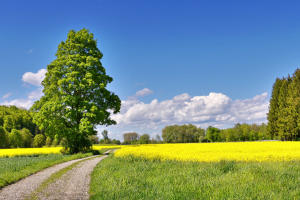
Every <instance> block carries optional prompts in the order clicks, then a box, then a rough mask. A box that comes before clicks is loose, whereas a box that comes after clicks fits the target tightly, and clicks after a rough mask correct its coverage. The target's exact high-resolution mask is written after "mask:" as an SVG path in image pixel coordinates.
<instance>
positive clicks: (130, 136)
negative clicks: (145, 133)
mask: <svg viewBox="0 0 300 200" xmlns="http://www.w3.org/2000/svg"><path fill="white" fill-rule="evenodd" d="M123 137H124V143H125V144H133V143H136V142H137V140H138V139H139V135H138V134H137V133H135V132H132V133H124V134H123Z"/></svg>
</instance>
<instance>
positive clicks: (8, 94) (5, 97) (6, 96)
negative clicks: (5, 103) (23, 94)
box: [2, 92, 12, 99]
mask: <svg viewBox="0 0 300 200" xmlns="http://www.w3.org/2000/svg"><path fill="white" fill-rule="evenodd" d="M11 95H12V93H10V92H9V93H7V94H5V95H3V97H2V99H7V98H9V97H10V96H11Z"/></svg>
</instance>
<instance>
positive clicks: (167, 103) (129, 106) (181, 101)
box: [109, 92, 269, 139]
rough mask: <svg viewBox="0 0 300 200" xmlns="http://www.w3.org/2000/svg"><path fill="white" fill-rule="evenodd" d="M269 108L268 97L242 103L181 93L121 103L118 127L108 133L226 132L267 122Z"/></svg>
mask: <svg viewBox="0 0 300 200" xmlns="http://www.w3.org/2000/svg"><path fill="white" fill-rule="evenodd" d="M268 106H269V99H268V94H267V93H263V94H260V95H257V96H255V97H253V98H250V99H243V100H232V99H231V98H229V97H228V96H226V95H225V94H222V93H213V92H212V93H209V95H207V96H194V97H191V96H189V95H188V94H186V93H184V94H181V95H178V96H175V97H173V98H172V99H169V100H164V101H158V100H157V99H154V100H152V101H151V102H150V103H144V102H142V101H140V100H138V99H128V100H125V101H122V107H121V112H120V113H118V114H115V115H113V116H112V118H113V119H115V120H116V121H117V122H118V125H116V126H112V127H111V128H110V127H109V130H112V131H113V132H114V136H117V138H119V139H122V133H124V132H123V131H124V130H132V131H137V132H139V133H145V132H147V133H150V134H152V135H153V134H156V133H161V129H162V128H163V127H164V126H166V125H171V124H187V123H192V124H195V125H197V126H201V127H203V128H206V127H207V126H210V125H212V126H216V127H219V128H226V127H230V126H233V125H234V124H235V123H262V122H266V113H267V112H268Z"/></svg>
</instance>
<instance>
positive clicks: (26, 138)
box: [20, 128, 32, 147]
mask: <svg viewBox="0 0 300 200" xmlns="http://www.w3.org/2000/svg"><path fill="white" fill-rule="evenodd" d="M20 134H21V137H22V140H23V147H31V145H32V134H31V133H30V131H29V130H28V129H27V128H23V129H22V130H21V131H20Z"/></svg>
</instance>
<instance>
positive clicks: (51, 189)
mask: <svg viewBox="0 0 300 200" xmlns="http://www.w3.org/2000/svg"><path fill="white" fill-rule="evenodd" d="M106 157H107V156H102V157H96V158H93V159H90V160H87V161H84V162H81V163H80V164H78V165H76V166H75V167H74V168H73V169H71V170H70V171H68V172H67V173H65V174H64V175H63V176H62V177H60V178H59V179H58V180H56V181H55V182H53V183H50V185H48V187H47V188H46V189H45V190H43V192H41V193H40V194H38V195H37V196H38V199H43V200H56V199H57V200H61V199H72V200H73V199H74V200H75V199H76V200H79V199H80V200H88V199H89V186H90V179H91V177H90V175H91V173H92V171H93V169H94V167H95V166H96V165H97V164H98V163H99V162H100V161H101V160H103V159H104V158H106Z"/></svg>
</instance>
